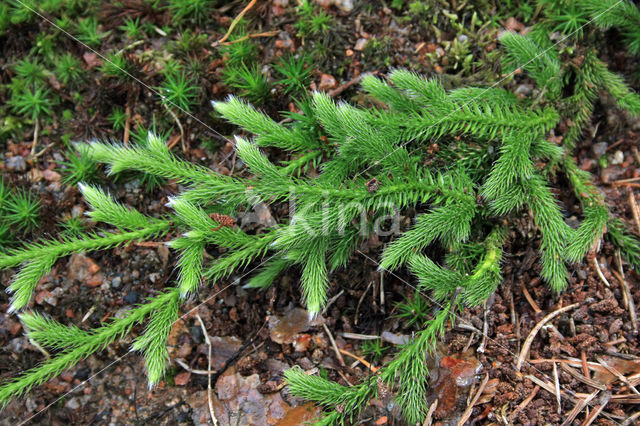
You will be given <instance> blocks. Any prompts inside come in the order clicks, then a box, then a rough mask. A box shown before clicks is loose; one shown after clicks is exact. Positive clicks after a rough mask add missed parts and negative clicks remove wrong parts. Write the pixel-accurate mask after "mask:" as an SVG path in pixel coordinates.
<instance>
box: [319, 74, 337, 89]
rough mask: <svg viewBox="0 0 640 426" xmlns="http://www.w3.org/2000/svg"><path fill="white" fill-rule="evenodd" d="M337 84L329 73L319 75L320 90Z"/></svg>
mask: <svg viewBox="0 0 640 426" xmlns="http://www.w3.org/2000/svg"><path fill="white" fill-rule="evenodd" d="M337 85H338V82H337V81H336V79H335V78H334V77H333V76H331V75H329V74H322V76H320V84H319V85H318V89H320V90H330V89H333V88H335V87H336V86H337Z"/></svg>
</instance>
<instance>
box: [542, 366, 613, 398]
mask: <svg viewBox="0 0 640 426" xmlns="http://www.w3.org/2000/svg"><path fill="white" fill-rule="evenodd" d="M553 365H556V364H555V363H554V364H553ZM560 368H562V369H563V370H564V371H566V372H567V373H569V374H570V375H572V376H573V377H574V378H576V379H577V380H578V381H580V382H582V383H584V384H585V385H589V386H591V387H594V388H596V389H599V390H602V391H605V390H607V386H606V385H603V384H602V383H599V382H597V381H595V380H593V379H590V378H588V377H585V376H584V375H582V374H580V373H579V372H578V371H577V370H574V369H573V368H571V367H569V366H568V365H567V364H564V363H563V364H560ZM587 371H589V370H587Z"/></svg>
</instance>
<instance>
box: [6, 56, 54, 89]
mask: <svg viewBox="0 0 640 426" xmlns="http://www.w3.org/2000/svg"><path fill="white" fill-rule="evenodd" d="M13 70H14V71H15V73H16V76H17V77H18V78H20V79H22V80H24V82H25V83H26V84H27V85H29V86H31V87H37V86H40V85H42V84H43V83H44V81H45V79H46V78H47V72H46V71H45V69H44V67H43V66H42V64H40V63H39V62H38V61H37V60H30V59H23V60H21V61H18V63H17V64H16V65H15V66H14V67H13Z"/></svg>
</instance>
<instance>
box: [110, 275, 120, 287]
mask: <svg viewBox="0 0 640 426" xmlns="http://www.w3.org/2000/svg"><path fill="white" fill-rule="evenodd" d="M121 285H122V277H115V278H114V279H112V280H111V287H113V288H115V289H118V288H120V286H121Z"/></svg>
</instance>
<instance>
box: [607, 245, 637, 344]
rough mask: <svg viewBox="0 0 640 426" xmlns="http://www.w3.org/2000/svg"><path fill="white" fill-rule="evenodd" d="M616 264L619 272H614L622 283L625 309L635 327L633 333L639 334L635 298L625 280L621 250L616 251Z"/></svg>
mask: <svg viewBox="0 0 640 426" xmlns="http://www.w3.org/2000/svg"><path fill="white" fill-rule="evenodd" d="M616 263H617V264H618V271H619V273H616V271H612V272H613V273H614V274H615V275H616V278H618V281H620V285H621V286H622V294H623V295H624V299H625V301H626V303H625V308H627V309H628V310H629V317H631V325H632V326H633V333H634V334H638V314H637V313H636V304H635V302H634V301H633V296H632V295H631V289H630V288H629V284H627V280H626V279H625V278H624V270H623V269H622V259H621V258H620V250H616Z"/></svg>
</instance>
